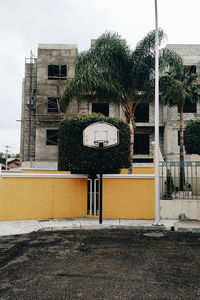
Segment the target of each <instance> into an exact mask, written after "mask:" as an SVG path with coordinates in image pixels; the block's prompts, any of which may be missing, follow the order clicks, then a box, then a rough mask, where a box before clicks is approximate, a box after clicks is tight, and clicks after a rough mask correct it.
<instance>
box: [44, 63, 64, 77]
mask: <svg viewBox="0 0 200 300" xmlns="http://www.w3.org/2000/svg"><path fill="white" fill-rule="evenodd" d="M66 77H67V66H66V65H62V66H58V65H48V79H49V80H58V79H63V80H64V79H66Z"/></svg>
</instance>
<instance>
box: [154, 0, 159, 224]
mask: <svg viewBox="0 0 200 300" xmlns="http://www.w3.org/2000/svg"><path fill="white" fill-rule="evenodd" d="M155 33H156V35H155V161H154V164H155V225H160V182H159V180H160V178H159V177H160V176H159V48H158V9H157V0H155Z"/></svg>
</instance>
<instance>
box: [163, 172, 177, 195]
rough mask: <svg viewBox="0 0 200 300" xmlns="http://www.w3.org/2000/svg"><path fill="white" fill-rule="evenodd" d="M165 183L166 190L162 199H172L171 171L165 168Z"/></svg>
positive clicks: (172, 183)
mask: <svg viewBox="0 0 200 300" xmlns="http://www.w3.org/2000/svg"><path fill="white" fill-rule="evenodd" d="M165 185H166V191H165V194H164V199H167V200H169V199H172V193H173V192H174V189H175V187H174V182H173V178H172V175H171V171H170V170H169V169H168V170H167V178H166V181H165Z"/></svg>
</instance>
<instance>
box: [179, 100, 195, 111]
mask: <svg viewBox="0 0 200 300" xmlns="http://www.w3.org/2000/svg"><path fill="white" fill-rule="evenodd" d="M178 112H179V113H180V107H178ZM183 112H184V113H196V112H197V104H196V103H192V102H191V101H190V100H185V104H184V106H183Z"/></svg>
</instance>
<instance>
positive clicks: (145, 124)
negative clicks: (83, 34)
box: [21, 44, 200, 168]
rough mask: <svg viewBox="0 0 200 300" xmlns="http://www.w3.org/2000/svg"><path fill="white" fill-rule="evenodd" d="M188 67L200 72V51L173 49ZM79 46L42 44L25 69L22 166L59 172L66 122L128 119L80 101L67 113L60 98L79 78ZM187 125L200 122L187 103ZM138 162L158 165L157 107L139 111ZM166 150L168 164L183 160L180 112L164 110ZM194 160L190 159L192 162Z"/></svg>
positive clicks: (115, 108) (199, 111)
mask: <svg viewBox="0 0 200 300" xmlns="http://www.w3.org/2000/svg"><path fill="white" fill-rule="evenodd" d="M167 48H169V49H171V50H174V51H176V52H177V53H178V54H180V55H181V56H182V58H183V61H184V64H185V65H187V66H188V67H190V68H191V69H193V70H195V71H198V72H200V45H175V44H173V45H167ZM77 55H78V49H77V46H76V45H63V44H40V45H39V47H38V55H37V57H34V56H33V55H32V54H31V56H30V58H29V59H26V63H25V78H24V81H23V96H22V126H21V160H22V166H24V167H40V168H41V167H43V168H46V167H48V168H57V159H58V146H57V145H58V127H59V123H60V121H61V120H62V119H64V118H66V117H68V116H75V115H77V114H78V113H92V112H100V113H103V114H104V115H106V116H111V117H117V118H121V119H124V113H123V110H122V108H121V107H120V105H118V104H116V103H108V102H105V103H99V102H98V101H91V100H90V101H89V100H88V101H87V100H79V101H78V100H76V99H74V100H73V101H72V102H70V104H69V106H68V107H67V110H66V111H65V112H64V109H63V108H62V106H61V104H60V97H61V93H62V90H63V89H64V87H65V85H66V84H68V83H69V82H70V80H71V79H72V78H73V76H74V72H75V64H76V58H77ZM184 112H185V114H184V118H185V121H187V120H190V119H200V104H192V105H191V104H189V103H186V105H185V107H184ZM135 117H136V131H135V146H134V147H135V149H134V162H152V160H153V155H152V142H153V141H154V103H153V102H152V103H140V104H138V106H137V109H136V115H135ZM160 149H161V153H162V156H163V158H164V159H165V160H168V161H169V160H178V159H179V112H178V109H177V107H168V106H163V105H160ZM186 159H188V160H190V159H191V157H190V156H186Z"/></svg>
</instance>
